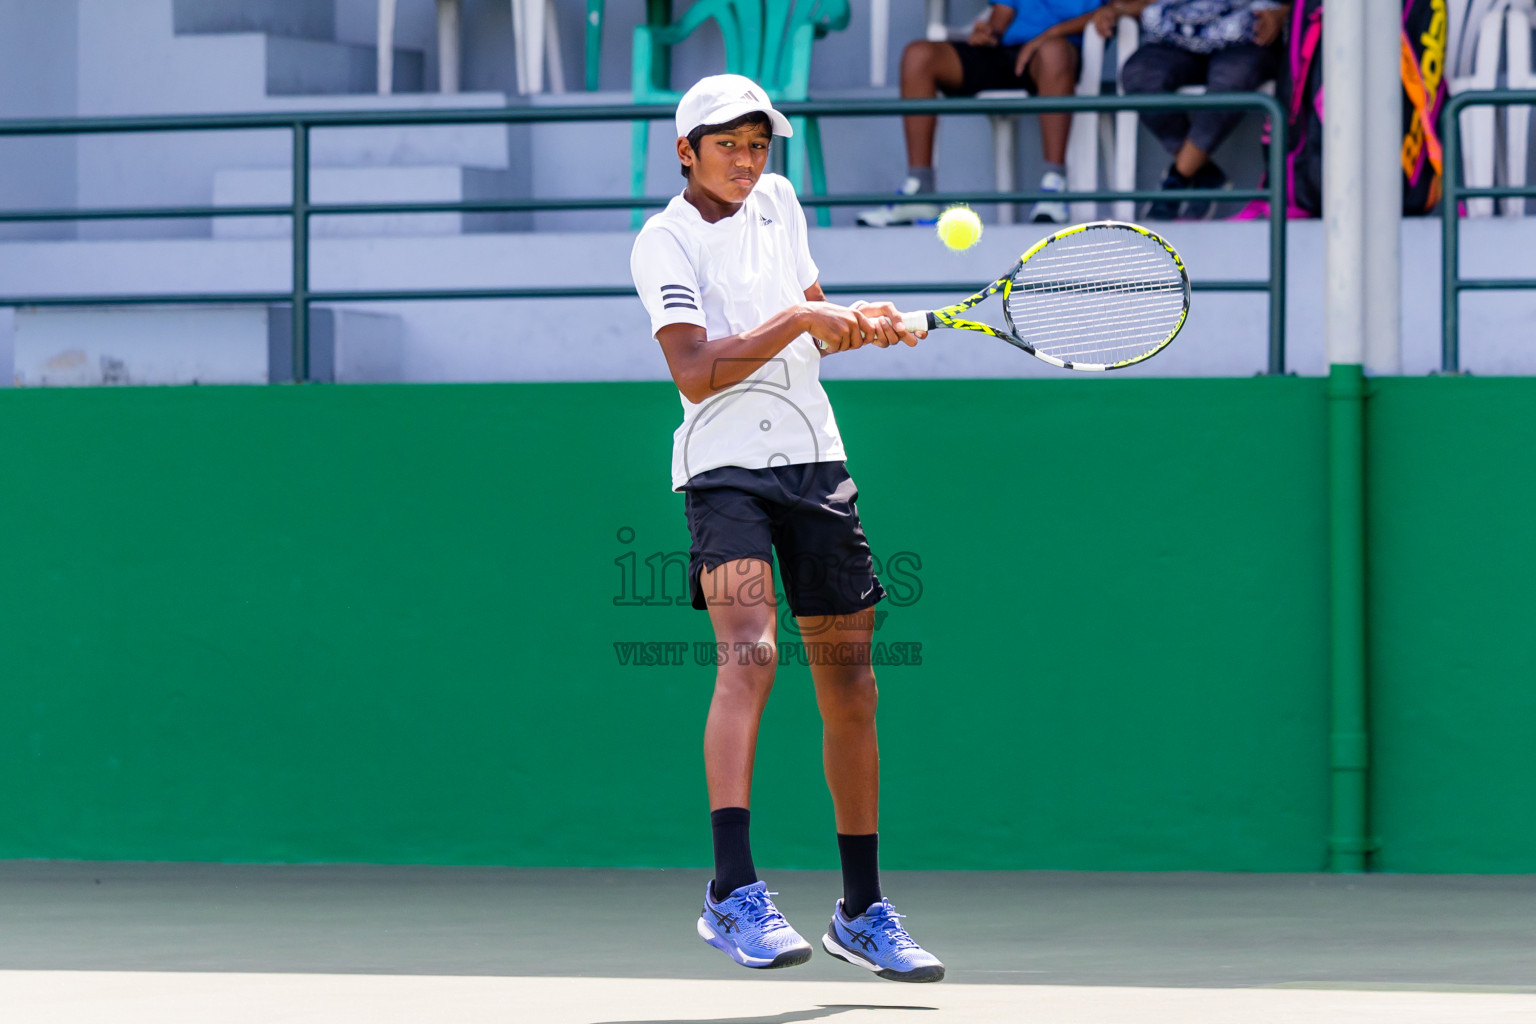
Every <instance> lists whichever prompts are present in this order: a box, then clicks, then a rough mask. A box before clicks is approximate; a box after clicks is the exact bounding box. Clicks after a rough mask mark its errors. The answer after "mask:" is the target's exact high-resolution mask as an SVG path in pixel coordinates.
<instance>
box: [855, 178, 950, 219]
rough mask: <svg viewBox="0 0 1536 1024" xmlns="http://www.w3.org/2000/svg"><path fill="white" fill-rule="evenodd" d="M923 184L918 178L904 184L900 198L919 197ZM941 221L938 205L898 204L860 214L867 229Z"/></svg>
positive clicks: (908, 180) (899, 193)
mask: <svg viewBox="0 0 1536 1024" xmlns="http://www.w3.org/2000/svg"><path fill="white" fill-rule="evenodd" d="M921 188H922V183H921V182H919V181H918V180H917V179H916V178H908V179H907V180H906V181H904V182H902V185H901V189H900V190H899V191H897V193H896V194H897V195H899V196H915V195H919V194H920V193H919V190H920V189H921ZM938 219H939V206H938V204H937V203H897V204H895V205H894V206H880V207H876V208H875V209H873V210H864V211H863V212H861V213H860V214H859V224H860V225H861V226H863V227H866V228H891V227H897V226H898V225H902V224H927V223H931V222H932V221H936V220H938Z"/></svg>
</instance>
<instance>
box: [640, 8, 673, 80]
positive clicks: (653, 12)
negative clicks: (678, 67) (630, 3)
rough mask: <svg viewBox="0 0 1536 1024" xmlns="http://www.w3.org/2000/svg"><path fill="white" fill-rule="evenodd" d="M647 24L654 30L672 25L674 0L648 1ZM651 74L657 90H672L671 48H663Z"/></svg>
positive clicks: (657, 56)
mask: <svg viewBox="0 0 1536 1024" xmlns="http://www.w3.org/2000/svg"><path fill="white" fill-rule="evenodd" d="M645 23H646V24H647V25H650V26H652V27H653V28H660V27H662V26H666V25H670V24H672V0H646V2H645ZM651 73H652V75H654V81H652V82H651V85H652V86H654V87H655V88H657V89H670V88H672V50H671V48H669V47H662V48H661V52H660V53H658V54H657V55H656V60H655V62H654V63H653V64H652V65H651Z"/></svg>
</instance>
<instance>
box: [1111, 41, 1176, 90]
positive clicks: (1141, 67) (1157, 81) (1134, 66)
mask: <svg viewBox="0 0 1536 1024" xmlns="http://www.w3.org/2000/svg"><path fill="white" fill-rule="evenodd" d="M1139 53H1140V51H1138V52H1137V53H1133V54H1131V56H1130V59H1129V60H1127V61H1126V62H1125V67H1123V68H1121V69H1120V87H1121V88H1122V89H1124V90H1125V91H1126V92H1128V93H1151V92H1172V91H1173V82H1172V81H1171V80H1170V78H1169V76H1168V74H1167V73H1166V72H1165V71H1164V69H1163V68H1160V67H1158V66H1157V65H1155V64H1153V63H1152V62H1151V61H1149V60H1141V61H1138V60H1137V59H1136V58H1137V56H1138V55H1139Z"/></svg>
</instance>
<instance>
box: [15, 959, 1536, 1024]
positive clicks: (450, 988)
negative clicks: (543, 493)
mask: <svg viewBox="0 0 1536 1024" xmlns="http://www.w3.org/2000/svg"><path fill="white" fill-rule="evenodd" d="M843 1007H859V1008H848V1009H844V1008H843ZM901 1007H914V1009H901ZM916 1007H927V1008H931V1009H915V1008H916ZM722 1018H725V1019H730V1020H733V1021H734V1020H740V1019H742V1018H746V1019H748V1020H751V1019H753V1018H761V1019H762V1024H790V1022H799V1021H815V1020H825V1021H828V1022H830V1024H873V1022H879V1024H904V1022H910V1024H973V1022H988V1024H990V1022H994V1021H1009V1022H1014V1021H1021V1022H1033V1021H1039V1022H1041V1024H1236V1022H1241V1024H1311V1022H1316V1024H1504V1022H1508V1024H1516V1022H1521V1024H1529V1022H1531V1021H1533V1020H1536V995H1528V994H1505V993H1466V992H1422V991H1414V992H1403V991H1392V992H1381V991H1324V990H1299V989H1253V988H1250V989H1200V988H1183V989H1180V988H1116V987H1108V986H1105V987H1087V986H1066V985H957V984H944V983H940V984H937V985H899V984H894V983H883V982H882V983H871V982H867V981H866V982H816V981H792V980H789V979H787V978H786V979H779V978H774V979H767V978H764V979H758V978H743V979H741V980H737V981H683V980H666V979H650V978H646V979H640V978H512V977H444V976H418V975H367V974H230V973H213V972H209V973H191V972H142V971H0V1019H3V1020H4V1021H5V1024H354V1022H355V1024H364V1022H366V1024H429V1022H436V1021H451V1022H453V1024H492V1022H494V1024H599V1022H602V1024H606V1022H625V1024H630V1022H634V1024H640V1022H644V1024H662V1022H665V1024H672V1022H684V1021H700V1022H705V1021H712V1020H720V1019H722Z"/></svg>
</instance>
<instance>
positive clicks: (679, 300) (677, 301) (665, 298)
mask: <svg viewBox="0 0 1536 1024" xmlns="http://www.w3.org/2000/svg"><path fill="white" fill-rule="evenodd" d="M661 302H662V307H661V308H662V309H695V310H696V309H698V308H699V300H698V297H697V296H696V295H695V294H694V292H693V289H692V288H689V287H687V286H686V285H680V284H664V285H662V286H661Z"/></svg>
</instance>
